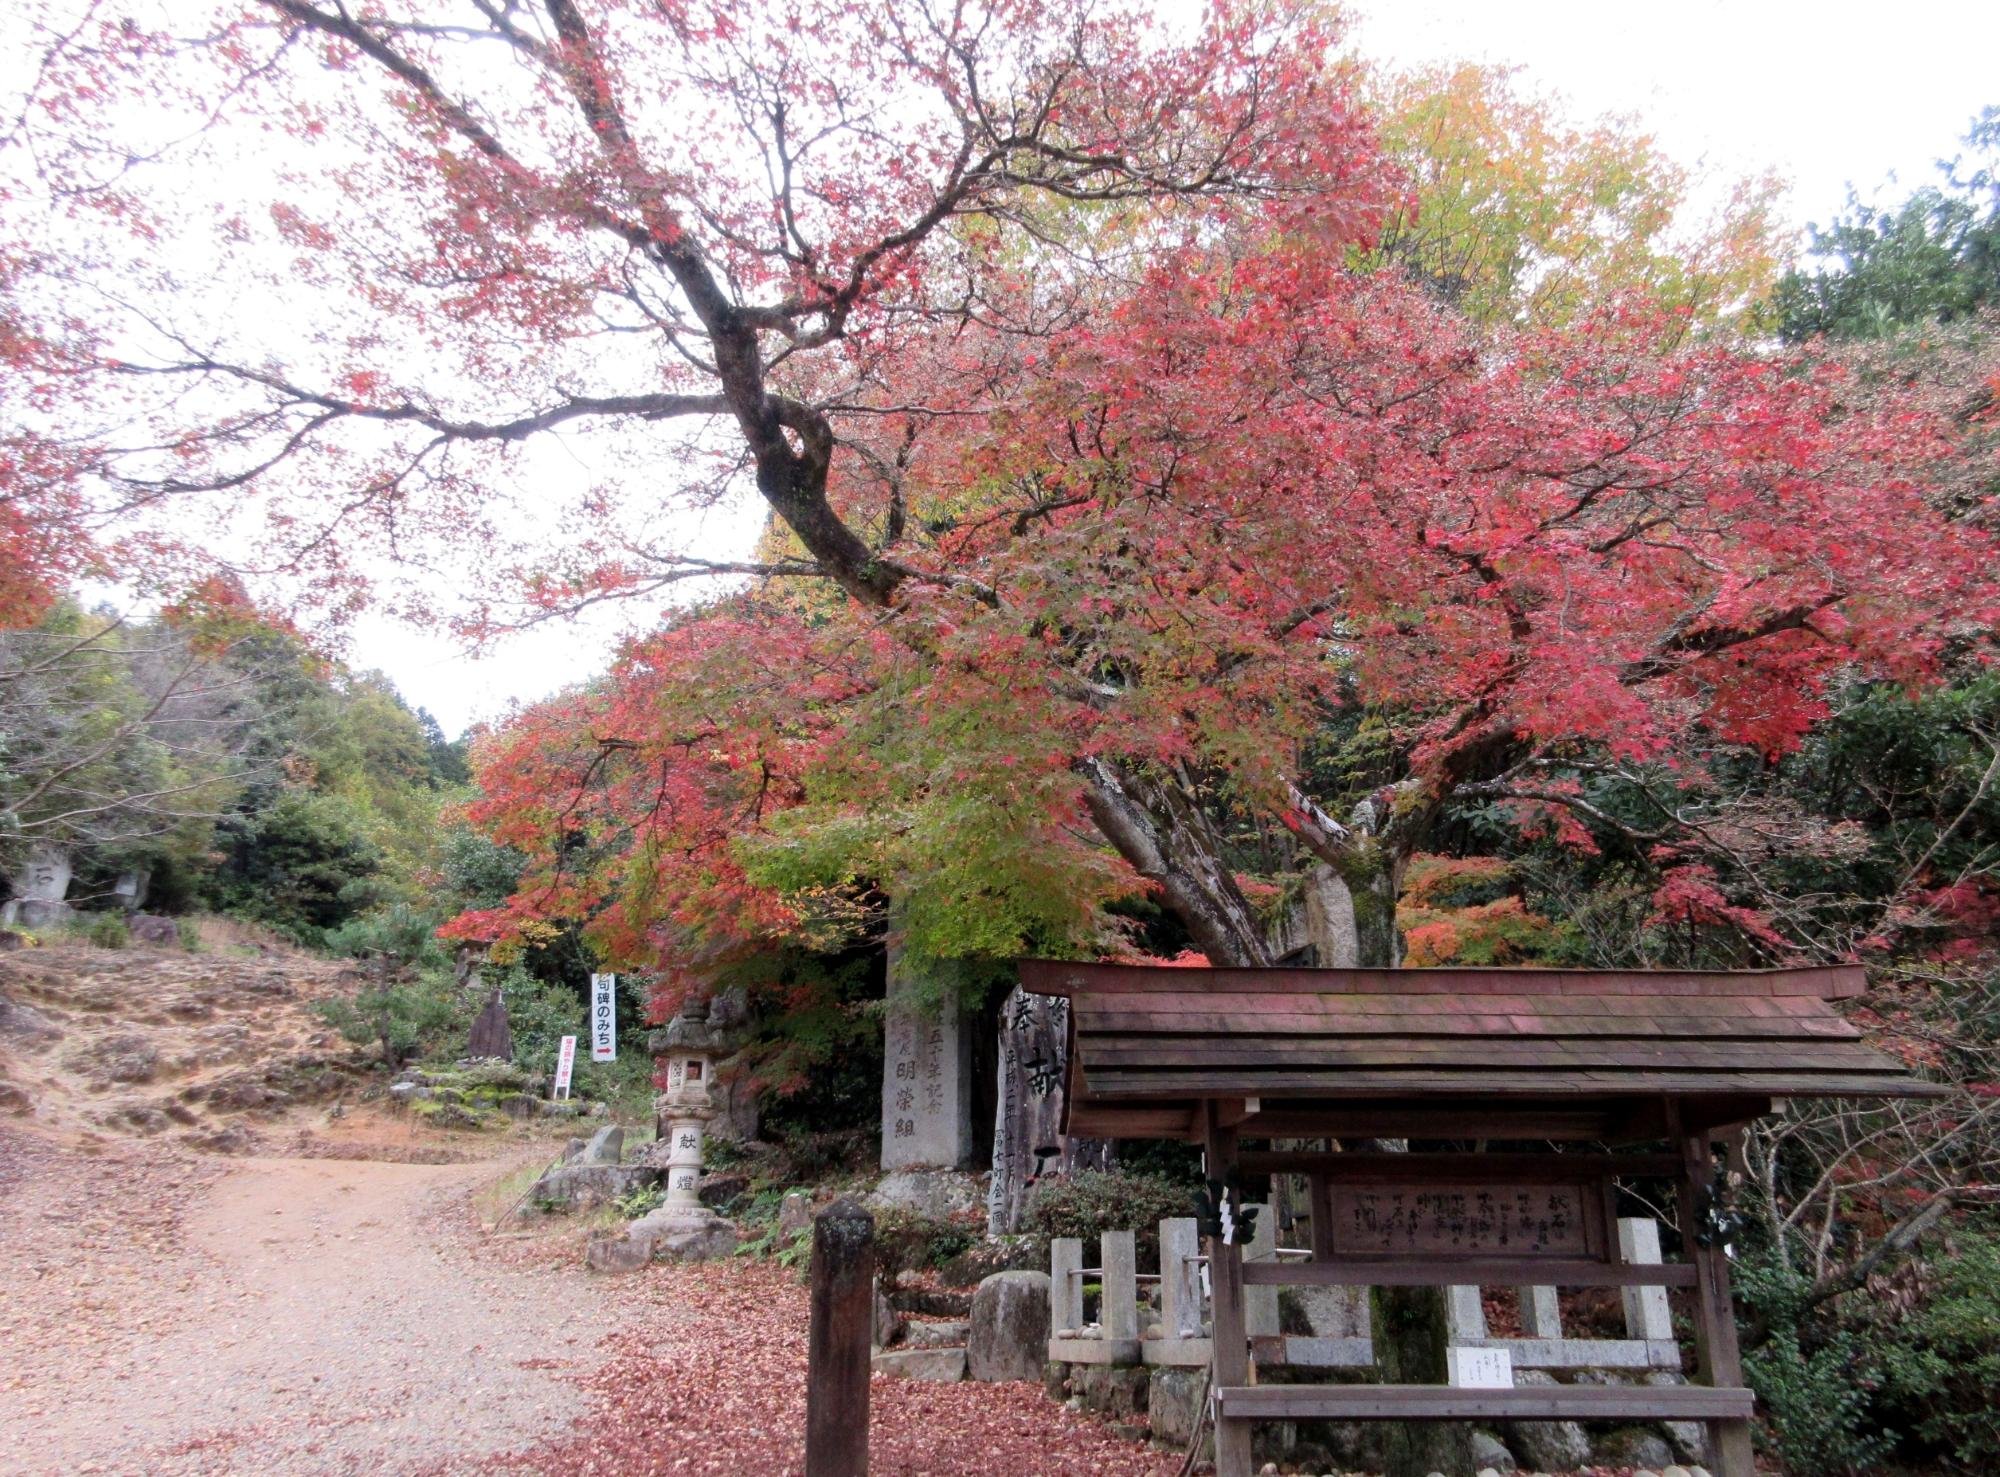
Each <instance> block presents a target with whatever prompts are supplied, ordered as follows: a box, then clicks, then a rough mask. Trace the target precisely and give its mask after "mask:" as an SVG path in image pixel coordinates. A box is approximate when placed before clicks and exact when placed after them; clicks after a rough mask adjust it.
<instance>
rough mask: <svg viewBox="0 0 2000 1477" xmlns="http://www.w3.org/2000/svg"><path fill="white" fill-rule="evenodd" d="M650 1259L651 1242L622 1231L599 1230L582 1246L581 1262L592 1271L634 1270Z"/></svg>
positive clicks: (651, 1253)
mask: <svg viewBox="0 0 2000 1477" xmlns="http://www.w3.org/2000/svg"><path fill="white" fill-rule="evenodd" d="M652 1259H653V1247H652V1243H650V1242H648V1241H645V1240H635V1239H633V1238H632V1237H631V1236H628V1235H626V1234H625V1233H624V1232H623V1231H599V1232H598V1233H597V1234H596V1235H594V1236H592V1237H591V1238H590V1241H589V1242H588V1244H586V1245H585V1246H584V1248H583V1264H584V1265H585V1266H586V1267H588V1268H590V1270H591V1271H593V1272H636V1271H638V1270H639V1269H640V1268H641V1267H643V1266H645V1265H646V1264H647V1263H648V1262H650V1261H652Z"/></svg>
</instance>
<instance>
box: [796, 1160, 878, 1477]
mask: <svg viewBox="0 0 2000 1477" xmlns="http://www.w3.org/2000/svg"><path fill="white" fill-rule="evenodd" d="M874 1323H875V1217H873V1216H872V1215H870V1214H869V1213H868V1212H867V1211H866V1210H864V1209H863V1208H862V1207H861V1204H860V1202H858V1201H856V1200H854V1199H852V1198H851V1197H847V1196H843V1197H842V1198H841V1199H839V1200H836V1201H835V1202H834V1203H833V1204H832V1205H829V1206H828V1207H827V1208H826V1209H825V1210H823V1211H821V1212H820V1213H819V1214H818V1215H817V1216H815V1217H814V1218H813V1248H812V1324H811V1331H810V1333H809V1334H808V1336H807V1343H806V1470H807V1471H808V1472H811V1473H812V1474H813V1477H866V1474H867V1471H868V1374H869V1367H868V1363H869V1346H870V1343H871V1339H870V1335H871V1333H872V1332H873V1330H874Z"/></svg>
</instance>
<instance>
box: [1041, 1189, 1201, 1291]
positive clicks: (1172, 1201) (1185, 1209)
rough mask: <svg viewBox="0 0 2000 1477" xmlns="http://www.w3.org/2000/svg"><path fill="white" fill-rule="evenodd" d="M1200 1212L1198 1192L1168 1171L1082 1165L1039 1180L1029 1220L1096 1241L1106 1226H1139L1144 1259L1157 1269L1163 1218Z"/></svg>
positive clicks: (1049, 1231) (1052, 1232) (1046, 1231)
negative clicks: (1197, 1209) (1166, 1173)
mask: <svg viewBox="0 0 2000 1477" xmlns="http://www.w3.org/2000/svg"><path fill="white" fill-rule="evenodd" d="M1193 1214H1194V1192H1193V1190H1192V1189H1191V1188H1190V1187H1189V1186H1188V1185H1186V1184H1185V1183H1183V1182H1181V1181H1178V1180H1174V1179H1169V1178H1167V1177H1165V1176H1164V1175H1155V1174H1132V1173H1128V1172H1121V1171H1118V1170H1096V1169H1081V1170H1078V1171H1076V1172H1075V1173H1074V1174H1068V1175H1063V1176H1061V1177H1060V1178H1057V1179H1045V1180H1043V1181H1042V1182H1041V1183H1040V1184H1038V1185H1036V1186H1035V1191H1034V1194H1033V1195H1032V1196H1030V1197H1029V1200H1028V1213H1027V1226H1028V1229H1029V1230H1031V1231H1038V1232H1040V1233H1041V1234H1042V1235H1044V1236H1077V1237H1081V1238H1082V1239H1083V1240H1084V1241H1086V1242H1094V1241H1095V1240H1096V1239H1097V1238H1098V1237H1099V1236H1101V1235H1102V1234H1103V1233H1104V1232H1106V1231H1136V1232H1138V1233H1139V1234H1138V1246H1139V1265H1140V1267H1141V1268H1142V1269H1143V1270H1150V1271H1157V1270H1158V1269H1159V1264H1160V1222H1161V1221H1162V1220H1164V1219H1166V1218H1168V1217H1170V1216H1185V1215H1193Z"/></svg>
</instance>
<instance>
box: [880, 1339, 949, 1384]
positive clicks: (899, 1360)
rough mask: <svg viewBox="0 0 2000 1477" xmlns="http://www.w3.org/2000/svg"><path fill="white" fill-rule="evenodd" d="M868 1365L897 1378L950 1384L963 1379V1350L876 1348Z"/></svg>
mask: <svg viewBox="0 0 2000 1477" xmlns="http://www.w3.org/2000/svg"><path fill="white" fill-rule="evenodd" d="M869 1367H870V1368H871V1369H873V1370H874V1371H875V1373H877V1374H884V1375H889V1376H891V1377H893V1378H896V1379H905V1380H933V1381H936V1382H938V1383H940V1384H953V1383H956V1382H957V1381H959V1380H962V1379H964V1378H965V1350H964V1349H962V1348H960V1349H878V1350H876V1351H875V1355H874V1357H873V1358H872V1359H870V1360H869Z"/></svg>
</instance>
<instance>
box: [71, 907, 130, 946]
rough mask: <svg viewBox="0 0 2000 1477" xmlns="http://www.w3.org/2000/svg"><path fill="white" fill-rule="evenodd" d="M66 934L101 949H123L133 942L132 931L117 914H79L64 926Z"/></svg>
mask: <svg viewBox="0 0 2000 1477" xmlns="http://www.w3.org/2000/svg"><path fill="white" fill-rule="evenodd" d="M64 932H66V933H68V934H69V935H70V937H72V938H79V939H82V940H83V941H84V942H85V943H87V944H95V945H96V946H97V947H98V948H100V949H123V948H125V947H126V946H128V945H129V944H130V943H131V942H132V931H131V930H130V929H129V928H127V927H126V926H125V920H124V919H123V918H121V917H119V916H118V915H117V914H116V913H79V914H77V915H75V916H74V917H72V918H71V919H70V920H69V922H68V923H67V924H66V925H64Z"/></svg>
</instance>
